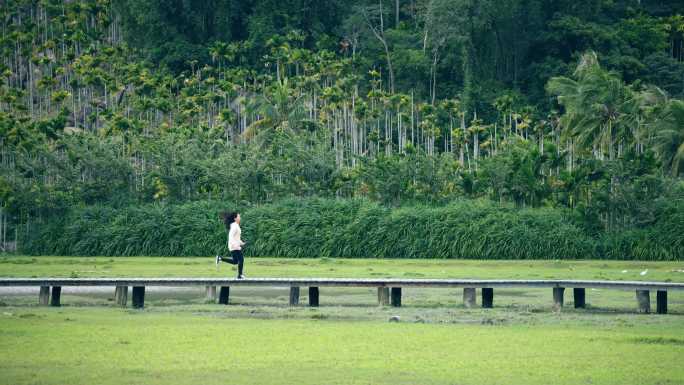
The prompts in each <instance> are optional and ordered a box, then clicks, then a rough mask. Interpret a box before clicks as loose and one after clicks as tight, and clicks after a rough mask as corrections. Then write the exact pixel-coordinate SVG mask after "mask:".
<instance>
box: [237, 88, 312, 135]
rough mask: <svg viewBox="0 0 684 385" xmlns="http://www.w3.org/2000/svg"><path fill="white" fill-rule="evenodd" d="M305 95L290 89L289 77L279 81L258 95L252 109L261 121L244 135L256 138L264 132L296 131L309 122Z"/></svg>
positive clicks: (251, 126)
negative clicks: (305, 106)
mask: <svg viewBox="0 0 684 385" xmlns="http://www.w3.org/2000/svg"><path fill="white" fill-rule="evenodd" d="M303 96H304V95H302V94H301V93H299V91H298V90H296V89H294V88H292V87H290V84H289V81H288V78H287V77H284V78H282V79H278V81H277V82H276V84H275V85H274V86H273V87H270V88H268V89H267V90H266V91H265V92H264V93H263V94H262V95H258V96H257V97H256V98H255V99H254V100H253V101H252V103H251V108H252V109H253V111H254V112H256V113H257V114H258V115H259V116H261V119H258V120H256V121H255V122H253V123H252V124H250V125H249V126H248V127H247V129H246V130H245V132H244V133H243V135H244V136H245V137H246V138H247V139H250V138H254V137H256V136H257V135H258V134H259V133H260V132H263V131H274V130H275V131H296V130H298V129H299V128H301V126H302V124H303V123H304V122H305V121H307V114H306V111H305V108H304V98H303Z"/></svg>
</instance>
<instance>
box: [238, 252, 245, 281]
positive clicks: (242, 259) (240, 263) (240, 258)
mask: <svg viewBox="0 0 684 385" xmlns="http://www.w3.org/2000/svg"><path fill="white" fill-rule="evenodd" d="M238 252H239V255H238V256H237V257H238V277H239V276H241V275H242V267H243V266H244V265H245V257H243V256H242V250H238Z"/></svg>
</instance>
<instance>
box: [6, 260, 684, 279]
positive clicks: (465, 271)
mask: <svg viewBox="0 0 684 385" xmlns="http://www.w3.org/2000/svg"><path fill="white" fill-rule="evenodd" d="M233 270H234V268H233V266H231V265H228V264H221V265H220V267H219V269H216V267H215V265H214V262H213V258H212V257H194V258H181V257H28V256H3V257H0V276H2V277H70V276H73V277H219V276H227V277H232V276H233V275H234V272H233ZM645 270H647V272H646V273H645V274H644V275H641V273H642V272H644V271H645ZM245 273H246V274H247V275H248V276H250V277H351V278H473V279H496V278H501V279H505V278H508V279H612V280H646V281H665V282H684V262H681V261H680V262H641V261H596V260H593V261H567V260H562V261H561V260H534V261H529V260H505V261H483V260H454V259H450V260H444V259H439V260H435V259H333V258H318V259H292V258H289V259H288V258H246V261H245Z"/></svg>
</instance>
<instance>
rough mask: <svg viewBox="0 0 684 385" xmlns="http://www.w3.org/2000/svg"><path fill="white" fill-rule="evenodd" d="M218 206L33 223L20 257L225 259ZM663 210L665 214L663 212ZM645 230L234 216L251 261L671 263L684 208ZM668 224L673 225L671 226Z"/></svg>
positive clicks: (394, 214)
mask: <svg viewBox="0 0 684 385" xmlns="http://www.w3.org/2000/svg"><path fill="white" fill-rule="evenodd" d="M231 208H234V205H231V204H230V203H226V202H216V201H199V202H192V203H185V204H181V205H144V206H135V207H128V208H125V209H119V210H114V209H112V208H108V207H101V206H92V207H85V208H80V209H75V210H72V211H71V212H70V214H69V215H67V216H65V217H63V218H61V219H59V220H53V221H51V222H49V223H47V224H45V225H42V226H40V228H39V230H38V231H36V232H34V233H33V234H32V235H31V236H30V237H28V238H25V239H23V240H22V242H21V244H20V247H21V250H22V252H24V253H27V254H51V255H111V256H132V255H152V256H206V255H212V254H215V253H225V252H226V250H225V243H226V234H225V230H224V228H223V224H222V223H221V222H220V220H219V219H218V213H219V212H220V211H222V210H224V209H231ZM668 210H669V211H668ZM668 210H664V211H665V212H664V213H662V215H661V216H662V218H661V220H659V221H657V222H656V223H655V224H654V225H653V226H651V227H649V228H646V229H641V230H632V231H627V232H621V233H615V234H604V235H602V236H600V237H599V238H593V237H591V236H590V235H588V234H587V233H586V232H585V231H584V230H583V229H582V228H581V227H579V226H576V225H575V224H573V223H572V222H571V221H570V220H568V219H566V217H565V215H564V212H563V211H562V210H558V209H552V208H542V209H517V208H514V207H509V206H500V205H498V204H495V203H492V202H489V201H462V202H455V203H452V204H450V205H447V206H443V207H426V206H412V207H402V208H394V209H391V208H387V207H384V206H381V205H378V204H376V203H372V202H369V201H364V200H334V199H316V198H313V199H303V200H302V199H297V200H286V201H282V202H279V203H274V204H269V205H264V206H256V207H246V208H244V209H242V210H241V213H242V218H243V223H242V228H243V239H244V240H245V241H247V246H246V248H245V252H246V254H247V255H252V256H277V257H292V258H300V257H352V258H478V259H578V258H605V259H645V260H649V259H650V260H668V259H669V260H672V259H679V258H681V255H682V250H684V243H683V241H682V239H681V237H680V236H679V235H680V234H681V233H682V231H683V230H684V228H683V227H684V225H683V224H684V214H683V213H682V210H681V209H679V208H677V207H676V206H675V207H674V208H672V207H670V208H669V209H668ZM673 223H674V225H673Z"/></svg>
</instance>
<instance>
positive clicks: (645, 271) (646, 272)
mask: <svg viewBox="0 0 684 385" xmlns="http://www.w3.org/2000/svg"><path fill="white" fill-rule="evenodd" d="M639 274H640V275H646V274H648V269H646V270H644V271H642V272H641V273H639Z"/></svg>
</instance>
